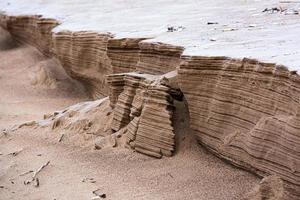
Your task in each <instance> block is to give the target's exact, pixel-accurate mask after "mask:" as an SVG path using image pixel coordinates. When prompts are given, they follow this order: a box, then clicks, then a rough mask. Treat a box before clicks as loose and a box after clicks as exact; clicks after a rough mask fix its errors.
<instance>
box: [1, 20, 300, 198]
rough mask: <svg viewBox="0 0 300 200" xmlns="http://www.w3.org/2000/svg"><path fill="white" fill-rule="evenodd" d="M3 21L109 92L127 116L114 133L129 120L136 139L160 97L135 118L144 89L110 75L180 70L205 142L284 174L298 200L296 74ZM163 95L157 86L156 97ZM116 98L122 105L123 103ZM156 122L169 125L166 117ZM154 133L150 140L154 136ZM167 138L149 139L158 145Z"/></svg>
mask: <svg viewBox="0 0 300 200" xmlns="http://www.w3.org/2000/svg"><path fill="white" fill-rule="evenodd" d="M16 19H17V20H16ZM36 21H38V23H37V22H36ZM50 22H51V23H50ZM1 24H2V26H4V27H6V28H7V29H8V30H9V31H10V32H11V34H12V35H13V36H14V37H15V38H16V39H17V40H19V41H21V42H26V43H29V44H31V45H33V46H36V47H37V48H38V49H40V50H41V51H42V52H44V53H45V54H46V55H51V53H52V54H53V55H55V56H56V57H57V58H58V59H59V60H60V61H61V63H62V64H63V66H64V68H65V69H66V71H67V72H68V73H69V74H70V75H71V76H72V77H74V78H76V79H78V80H80V81H82V82H83V83H85V84H86V86H87V88H88V89H89V91H90V93H91V95H92V96H93V97H95V98H96V97H98V96H100V95H106V94H108V93H110V99H111V105H112V106H115V110H117V109H118V107H119V108H122V109H123V110H122V111H120V109H118V110H119V111H120V113H121V114H122V116H121V118H122V119H121V120H120V122H122V123H123V121H124V120H123V118H124V119H125V121H126V120H127V121H126V123H124V124H123V125H121V126H118V127H117V128H116V129H119V128H121V127H123V126H124V125H125V124H128V123H129V122H130V124H129V125H130V126H131V127H133V129H131V130H134V131H133V132H134V133H137V134H136V135H134V134H133V135H134V137H135V139H136V140H137V141H138V140H139V139H138V133H139V131H138V128H136V127H137V126H136V125H135V124H137V123H141V122H142V121H143V120H141V117H143V116H144V117H145V118H147V117H150V114H151V112H152V111H153V109H151V106H152V107H153V105H154V104H157V101H159V100H160V95H154V96H153V98H152V99H153V100H154V102H156V103H154V104H152V105H151V104H150V103H149V107H150V108H149V109H148V111H149V113H148V114H147V112H146V111H147V109H145V111H144V113H143V112H141V116H140V118H136V119H135V120H132V116H130V113H131V110H130V109H131V107H134V106H132V105H135V103H137V102H138V101H135V100H134V98H135V96H136V97H137V99H138V98H143V97H141V96H142V93H141V91H139V90H138V86H137V87H134V89H133V88H132V85H131V86H130V87H127V88H126V83H124V81H123V78H122V76H121V78H120V77H117V78H116V79H113V80H111V82H110V83H109V84H110V85H108V83H107V82H106V81H105V76H106V75H109V74H111V73H120V72H130V71H138V72H145V73H149V74H156V75H157V74H163V73H166V72H168V71H172V70H174V69H176V68H177V69H178V73H179V76H178V83H179V86H180V89H181V90H182V92H183V93H184V95H185V97H186V99H187V102H188V107H189V111H190V117H191V122H190V125H191V128H192V129H193V130H194V131H195V132H196V136H197V140H198V141H199V143H201V144H202V145H204V146H206V147H208V148H209V149H210V150H212V151H213V152H214V153H215V154H216V155H218V156H220V157H222V158H224V159H226V160H228V161H230V162H231V163H233V164H236V165H238V166H241V167H244V168H245V169H247V170H251V171H253V172H255V173H257V174H259V175H262V176H265V175H269V174H275V175H277V176H279V177H280V178H281V179H283V180H284V181H285V183H286V184H287V188H288V189H287V190H288V196H289V198H295V199H297V198H299V196H300V194H299V191H300V190H299V187H300V178H299V177H300V174H299V169H300V164H299V162H300V128H299V124H300V123H299V112H300V111H299V110H300V108H299V97H300V79H299V76H298V75H297V74H296V73H295V72H292V71H288V70H287V69H286V68H285V67H283V66H276V65H275V64H267V63H261V62H258V61H255V60H249V59H244V60H237V59H231V58H227V57H201V56H194V57H181V54H182V51H183V48H182V47H177V46H172V45H167V44H161V43H147V42H144V41H143V39H113V35H111V34H109V33H107V34H99V33H95V32H68V31H63V32H58V33H55V34H52V33H51V27H52V28H53V27H54V26H55V25H56V24H57V22H56V21H52V20H50V19H45V20H43V19H41V18H40V17H39V16H23V17H20V18H18V17H6V16H2V17H1ZM37 24H39V25H37ZM49 24H51V25H49ZM33 35H34V37H33ZM181 61H182V63H181V64H180V62H181ZM123 63H124V65H123ZM129 82H130V81H129ZM133 85H134V84H133ZM109 87H110V88H111V90H110V91H109ZM158 91H159V89H158V88H156V89H155V90H154V91H153V92H152V94H156V93H158ZM150 93H151V92H150ZM136 94H137V95H136ZM149 96H150V97H151V94H150V95H149ZM167 96H168V95H167ZM119 97H120V98H119ZM121 97H122V98H121ZM123 97H124V98H123ZM162 97H164V95H162ZM122 99H123V100H124V101H123V105H122ZM150 99H151V98H150ZM163 99H164V100H166V99H165V98H163ZM118 101H121V102H119V106H118ZM124 105H126V106H128V105H129V107H127V108H126V106H124ZM165 106H168V104H167V103H166V104H165ZM154 107H157V105H154ZM124 108H125V110H124ZM154 110H155V109H154ZM150 111H151V112H150ZM124 114H125V115H126V116H125V117H124ZM128 115H129V119H130V120H128ZM169 115H172V114H170V113H169ZM137 117H138V116H137ZM154 118H155V117H154ZM167 118H168V117H167ZM122 120H123V121H122ZM150 121H151V120H148V121H147V123H148V122H150ZM144 122H145V121H144ZM147 123H146V124H147ZM158 124H163V120H161V121H160V122H158ZM134 127H135V128H134ZM144 127H145V128H146V129H147V127H146V126H144ZM129 128H130V127H129ZM146 129H145V130H146ZM149 130H150V129H149V128H148V129H147V133H148V132H151V131H149ZM142 132H144V131H141V133H142ZM151 133H152V132H151ZM164 133H166V132H162V133H159V134H164ZM153 134H154V135H151V134H150V135H147V137H148V138H150V139H151V138H152V139H153V138H155V133H153ZM141 135H143V134H141ZM167 135H168V134H167ZM163 139H164V138H163V137H161V138H159V139H158V140H156V141H155V140H154V143H153V141H151V142H152V144H154V146H157V145H158V144H160V143H161V142H162V141H163ZM139 141H141V142H143V141H144V140H139ZM147 142H149V141H147ZM147 142H146V144H149V143H147ZM142 146H143V147H145V146H146V145H142ZM160 148H161V147H160ZM146 150H147V151H144V152H143V153H146V154H150V153H152V154H153V155H158V154H157V153H161V149H157V148H153V147H149V148H148V149H146ZM149 150H150V151H149ZM172 151H173V149H171V152H172ZM141 152H142V150H141ZM164 155H169V154H168V153H164ZM157 157H159V156H157Z"/></svg>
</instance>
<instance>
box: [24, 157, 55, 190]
mask: <svg viewBox="0 0 300 200" xmlns="http://www.w3.org/2000/svg"><path fill="white" fill-rule="evenodd" d="M49 163H50V160H49V161H48V162H47V163H45V164H43V165H42V166H41V167H40V168H39V169H38V170H37V171H35V172H34V174H33V175H32V178H31V180H27V181H24V185H28V184H29V183H31V182H32V181H36V184H35V186H36V185H37V186H36V187H38V185H39V180H36V179H38V178H36V176H37V175H38V173H39V172H40V171H41V170H42V169H44V168H45V167H46V166H47V165H49Z"/></svg>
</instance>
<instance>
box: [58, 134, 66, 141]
mask: <svg viewBox="0 0 300 200" xmlns="http://www.w3.org/2000/svg"><path fill="white" fill-rule="evenodd" d="M64 135H65V134H62V135H61V136H60V138H59V140H58V142H61V141H62V139H63V137H64Z"/></svg>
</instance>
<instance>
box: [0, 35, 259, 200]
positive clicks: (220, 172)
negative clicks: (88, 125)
mask: <svg viewBox="0 0 300 200" xmlns="http://www.w3.org/2000/svg"><path fill="white" fill-rule="evenodd" d="M0 61H1V62H0V85H1V87H0V97H1V98H0V128H1V130H2V129H4V128H9V127H11V126H13V125H14V124H21V123H23V122H26V121H31V120H41V119H42V117H43V115H44V114H47V113H53V112H54V111H57V110H63V109H64V108H65V107H67V106H71V105H73V104H75V103H78V102H82V101H86V100H88V99H87V97H86V94H85V92H84V90H83V88H82V87H81V86H80V85H79V84H78V83H76V82H74V80H71V79H70V78H69V77H67V75H66V74H65V73H64V71H63V70H62V68H61V66H59V64H58V63H57V62H56V61H55V60H52V59H47V58H45V57H43V56H42V55H41V54H40V53H39V52H38V51H37V50H36V49H34V48H32V47H29V46H26V45H22V46H20V45H16V44H13V43H12V41H11V39H10V38H9V37H8V35H7V33H5V32H4V31H3V30H0ZM45 66H47V67H45ZM106 101H107V100H106ZM101 106H103V109H104V110H106V111H105V112H109V109H108V107H107V106H108V103H105V104H103V105H101ZM105 106H106V107H105ZM175 116H176V117H175V124H176V134H177V135H178V138H177V144H178V150H177V152H176V154H175V156H173V157H171V158H163V159H155V158H151V157H148V156H145V155H142V154H139V153H136V152H133V151H132V150H130V149H127V148H124V147H123V146H118V147H115V148H113V147H109V148H104V149H101V150H95V149H94V146H93V144H94V142H96V141H97V139H99V137H101V136H95V137H88V138H86V137H84V136H83V135H81V134H84V133H81V132H78V131H73V132H72V133H71V135H66V136H65V137H64V139H63V141H62V142H58V140H59V138H60V135H59V133H58V131H53V132H51V131H50V132H49V130H48V129H47V130H48V131H43V130H44V129H41V128H34V127H33V128H30V127H29V128H24V129H20V130H17V131H14V132H8V133H7V134H6V133H5V131H2V132H1V135H0V199H20V198H22V199H51V200H53V199H57V200H61V199H91V198H92V197H93V196H95V195H94V194H93V193H92V191H94V190H97V189H99V193H105V194H106V199H203V200H204V199H205V200H208V199H213V200H218V199H241V198H242V197H243V196H244V195H245V193H247V192H248V191H251V189H252V188H253V187H254V186H255V185H256V184H257V183H258V182H259V180H260V179H259V178H258V177H256V176H254V175H253V174H250V173H248V172H246V171H243V170H241V169H238V168H235V167H233V166H231V165H229V164H227V163H224V162H223V161H222V160H220V159H218V158H216V157H215V156H213V155H212V154H211V153H209V152H207V151H206V150H205V149H204V148H202V147H201V146H200V145H198V144H196V140H195V139H194V138H193V137H194V136H193V133H192V131H191V130H190V129H189V126H188V117H187V116H188V113H187V110H186V108H185V105H184V103H179V102H177V111H176V115H175ZM81 117H83V118H84V116H81ZM88 117H89V116H86V118H88ZM97 120H99V119H97ZM95 123H97V122H95ZM99 123H102V124H103V125H105V121H104V122H99ZM107 123H108V122H107ZM45 130H46V129H45ZM71 136H72V137H73V139H74V138H76V141H77V142H72V139H71ZM73 141H74V140H73ZM85 141H86V142H87V143H86V144H89V145H81V144H82V143H84V142H85ZM18 151H20V152H19V153H18V154H17V155H15V156H14V155H11V153H13V152H18ZM47 161H50V164H49V165H48V166H46V167H45V168H44V169H43V170H42V171H41V172H40V173H39V174H38V178H39V181H40V185H39V187H34V185H33V184H29V185H24V181H26V180H28V179H30V177H31V176H32V173H29V174H26V175H21V174H23V173H25V172H28V171H30V170H33V171H34V170H37V169H38V168H39V167H40V166H41V165H43V164H45V163H46V162H47Z"/></svg>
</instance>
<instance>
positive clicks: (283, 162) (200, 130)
mask: <svg viewBox="0 0 300 200" xmlns="http://www.w3.org/2000/svg"><path fill="white" fill-rule="evenodd" d="M178 72H179V84H180V88H181V89H182V91H183V93H184V95H185V97H186V99H187V102H188V106H189V111H190V117H191V119H190V120H191V121H190V123H191V124H190V125H191V128H192V129H193V130H195V133H196V136H197V139H198V141H199V142H200V143H201V144H203V145H204V146H206V147H207V148H209V149H210V150H212V151H213V152H215V153H216V154H217V155H218V156H220V157H222V158H225V159H227V160H229V161H230V162H233V163H235V164H237V165H239V166H242V167H244V168H246V169H250V170H252V171H254V172H256V173H258V174H261V175H265V174H277V175H278V176H279V177H281V178H282V179H283V180H285V181H287V182H288V183H291V185H294V186H296V187H295V188H293V189H292V190H293V193H295V192H296V191H297V190H296V188H298V191H299V183H300V173H299V169H300V151H299V144H300V129H299V128H300V127H299V99H300V78H299V76H298V75H296V74H294V73H291V72H289V71H288V70H287V69H286V68H285V67H282V66H276V65H275V64H266V63H260V62H257V61H255V60H249V59H244V60H236V59H229V58H226V57H210V58H208V57H186V58H184V62H183V63H182V65H181V66H180V69H179V71H178ZM298 195H299V193H298Z"/></svg>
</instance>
